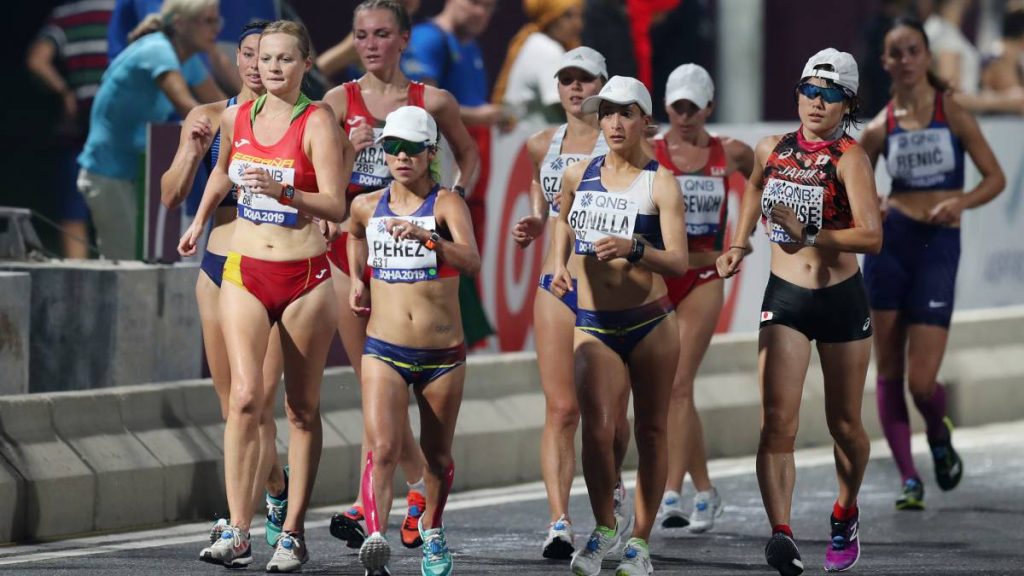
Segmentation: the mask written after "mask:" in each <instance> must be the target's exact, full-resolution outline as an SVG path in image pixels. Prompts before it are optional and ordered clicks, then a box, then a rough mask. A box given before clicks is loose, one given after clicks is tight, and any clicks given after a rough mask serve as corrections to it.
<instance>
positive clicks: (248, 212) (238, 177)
mask: <svg viewBox="0 0 1024 576" xmlns="http://www.w3.org/2000/svg"><path fill="white" fill-rule="evenodd" d="M250 167H252V168H262V169H264V170H266V171H267V172H269V173H270V176H271V177H272V178H273V179H274V180H275V181H276V182H278V183H280V184H282V185H289V186H294V185H295V167H294V160H290V159H275V160H265V159H263V158H256V157H255V156H249V155H245V154H235V155H234V156H233V157H232V158H231V165H230V166H228V176H229V177H230V178H231V181H232V182H233V183H234V184H235V185H236V186H238V217H239V218H244V219H246V220H249V221H250V222H255V223H257V224H277V225H280V226H295V225H296V224H298V222H299V211H298V210H296V209H295V208H292V207H291V206H285V205H284V204H281V203H280V202H278V201H277V199H275V198H271V197H270V196H266V195H264V194H259V193H256V192H253V191H251V190H249V189H248V188H246V187H245V186H244V185H242V175H243V174H244V173H245V171H246V169H247V168H250Z"/></svg>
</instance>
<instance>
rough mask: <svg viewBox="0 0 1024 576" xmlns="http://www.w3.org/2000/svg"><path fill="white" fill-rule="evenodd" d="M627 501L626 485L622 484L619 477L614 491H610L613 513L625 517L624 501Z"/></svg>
mask: <svg viewBox="0 0 1024 576" xmlns="http://www.w3.org/2000/svg"><path fill="white" fill-rule="evenodd" d="M628 499H629V492H627V491H626V485H625V484H623V483H622V476H619V480H618V482H616V483H615V489H614V490H613V491H612V502H614V503H615V513H616V514H618V515H619V516H625V515H626V512H625V508H626V500H628Z"/></svg>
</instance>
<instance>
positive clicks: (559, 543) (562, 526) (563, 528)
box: [542, 514, 576, 560]
mask: <svg viewBox="0 0 1024 576" xmlns="http://www.w3.org/2000/svg"><path fill="white" fill-rule="evenodd" d="M575 550H576V535H575V534H573V531H572V522H569V521H568V520H566V518H565V514H562V515H561V516H559V518H558V520H555V521H554V522H552V523H551V524H550V525H549V526H548V537H547V539H546V540H544V551H543V553H542V555H543V556H544V557H545V558H547V559H549V560H568V559H569V558H572V553H573V552H574V551H575Z"/></svg>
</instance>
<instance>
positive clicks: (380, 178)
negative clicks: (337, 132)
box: [349, 128, 391, 190]
mask: <svg viewBox="0 0 1024 576" xmlns="http://www.w3.org/2000/svg"><path fill="white" fill-rule="evenodd" d="M382 132H383V130H382V129H381V128H374V129H373V139H374V141H376V140H377V138H379V137H380V135H381V133H382ZM349 181H350V182H351V183H352V184H355V185H357V186H361V187H364V188H366V189H369V190H378V189H380V188H383V187H384V186H386V185H387V183H388V182H390V181H391V172H390V171H389V170H388V163H387V161H386V160H385V159H384V149H383V148H381V146H380V144H372V145H370V146H369V147H367V148H364V149H363V150H362V151H361V152H360V153H359V154H358V155H357V156H356V162H355V164H354V165H353V166H352V178H351V179H350V180H349Z"/></svg>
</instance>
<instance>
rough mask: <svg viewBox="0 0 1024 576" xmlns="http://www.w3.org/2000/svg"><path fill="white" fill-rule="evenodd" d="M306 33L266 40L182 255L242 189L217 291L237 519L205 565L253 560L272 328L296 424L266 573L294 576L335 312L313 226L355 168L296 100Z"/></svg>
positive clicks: (320, 121) (308, 106)
mask: <svg viewBox="0 0 1024 576" xmlns="http://www.w3.org/2000/svg"><path fill="white" fill-rule="evenodd" d="M310 50H311V48H310V41H309V35H308V33H307V32H306V30H305V28H303V27H302V26H301V25H299V24H296V23H294V22H288V21H278V22H274V23H272V24H270V25H269V26H267V28H266V29H265V30H264V31H263V34H262V36H261V38H260V62H259V71H260V78H261V79H262V80H263V86H264V87H266V89H267V93H266V94H264V95H263V96H261V97H260V98H258V99H256V100H253V101H249V102H246V103H245V104H242V105H240V106H232V107H230V108H228V109H227V110H225V111H224V114H223V115H222V117H221V134H222V142H223V143H224V148H223V149H222V151H221V154H220V157H219V158H218V161H217V166H216V168H215V170H214V172H213V174H212V175H211V177H210V180H209V182H208V183H207V186H206V193H205V194H204V195H203V201H202V203H201V204H200V207H199V211H198V213H197V214H196V219H195V221H194V222H193V223H192V226H190V227H189V229H188V231H187V232H186V233H185V235H184V236H183V237H182V239H181V243H180V244H179V247H178V249H179V251H180V252H181V253H182V254H184V255H190V254H193V253H195V250H196V242H197V240H198V238H199V236H200V235H201V234H202V232H203V230H204V228H205V226H206V222H207V220H208V219H209V217H210V215H211V214H212V212H213V210H214V209H215V207H216V206H217V205H218V204H220V202H221V200H222V199H223V197H224V196H225V195H226V194H227V193H228V192H229V190H230V189H231V187H232V184H234V185H235V186H237V187H238V190H239V199H238V221H237V223H236V224H235V232H234V235H233V237H232V239H231V250H230V251H229V252H228V257H227V262H226V263H225V265H224V283H223V285H222V287H221V293H220V307H221V316H222V318H224V321H223V326H224V342H225V345H226V346H227V355H228V362H229V364H230V366H231V394H230V398H229V400H228V419H227V426H226V428H225V430H224V476H225V483H226V485H227V496H228V507H229V509H230V511H231V519H230V523H229V525H228V526H226V527H225V528H224V530H223V532H222V533H221V538H220V539H219V540H217V541H216V542H215V543H214V544H213V545H212V546H210V547H208V548H205V549H203V551H202V552H201V553H200V559H201V560H203V561H206V562H210V563H214V564H222V565H225V566H229V567H240V566H247V565H248V564H251V563H252V550H251V547H250V544H249V525H250V523H251V521H252V517H253V512H254V510H253V500H252V493H253V484H254V482H255V479H254V473H255V471H256V467H257V462H258V459H259V437H258V423H259V416H260V412H261V411H262V406H263V403H264V400H263V394H264V389H263V375H262V362H263V358H264V356H265V355H266V350H267V339H268V336H269V334H270V328H271V326H272V325H273V324H279V326H280V331H281V346H282V349H283V352H284V374H285V390H286V392H287V395H286V398H287V401H286V408H287V414H288V424H289V444H288V462H289V468H290V470H289V472H290V474H289V483H290V486H289V490H288V500H289V502H288V504H289V506H288V513H287V516H286V518H285V521H284V526H283V529H284V530H283V533H282V535H281V537H280V538H279V539H278V540H277V547H276V550H275V552H274V556H273V558H271V560H270V563H269V564H267V571H271V572H293V571H296V570H299V569H300V568H301V566H302V564H304V563H305V562H306V561H307V560H308V559H309V554H308V552H307V550H306V544H305V540H304V538H303V523H304V521H305V514H306V509H307V508H308V506H309V496H310V492H311V491H312V488H313V481H314V479H315V478H316V471H317V466H318V465H319V461H320V450H321V444H322V439H323V438H322V436H323V431H322V428H321V421H320V409H319V406H320V383H321V381H322V379H323V370H324V364H325V363H326V361H327V350H328V348H329V347H330V343H331V339H332V338H333V336H334V328H335V322H336V318H337V313H338V303H337V300H336V299H335V297H334V292H333V291H332V288H331V284H330V281H331V268H330V263H329V262H328V260H327V255H326V252H325V249H324V240H323V236H322V234H321V232H320V228H319V226H318V225H317V224H316V223H315V222H313V218H320V219H324V220H335V221H336V220H340V219H341V218H342V217H343V216H344V213H345V202H344V195H343V194H344V193H343V192H342V188H341V182H344V181H345V179H347V177H348V170H349V167H350V166H351V162H350V160H349V158H350V156H348V155H347V153H346V149H347V146H348V142H347V139H346V137H345V136H344V135H343V134H342V133H341V131H340V130H339V129H338V126H337V123H336V122H335V119H334V118H333V116H332V115H331V113H330V112H329V110H327V109H326V108H324V107H321V106H319V105H317V104H315V103H312V102H310V100H309V98H307V97H306V96H305V95H303V94H302V92H301V91H300V88H301V85H302V78H303V75H304V74H305V72H306V71H307V70H309V68H310V67H311V66H312V59H311V58H310Z"/></svg>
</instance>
